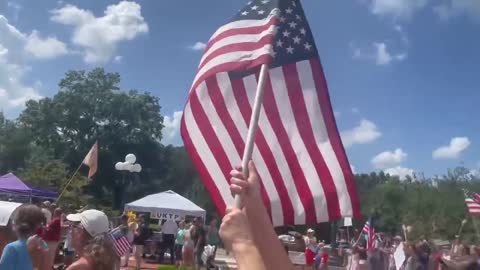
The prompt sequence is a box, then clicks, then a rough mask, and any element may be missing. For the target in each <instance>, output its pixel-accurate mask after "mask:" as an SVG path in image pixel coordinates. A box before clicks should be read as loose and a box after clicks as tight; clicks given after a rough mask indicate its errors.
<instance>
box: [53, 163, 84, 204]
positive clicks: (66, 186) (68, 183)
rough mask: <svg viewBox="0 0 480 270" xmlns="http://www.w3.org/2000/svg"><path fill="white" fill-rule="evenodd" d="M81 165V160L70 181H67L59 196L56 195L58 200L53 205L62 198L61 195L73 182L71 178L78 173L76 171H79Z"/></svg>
mask: <svg viewBox="0 0 480 270" xmlns="http://www.w3.org/2000/svg"><path fill="white" fill-rule="evenodd" d="M82 165H83V160H82V162H81V163H80V165H79V166H78V168H77V169H76V170H75V172H74V173H73V174H72V177H70V180H68V182H67V184H66V185H65V187H64V188H63V190H62V192H60V195H58V198H57V200H56V201H55V203H58V201H60V198H62V195H63V193H65V191H66V190H67V188H68V186H69V185H70V183H71V182H72V181H73V178H74V177H75V175H76V174H77V173H78V171H79V170H80V168H81V167H82Z"/></svg>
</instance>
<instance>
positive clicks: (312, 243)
mask: <svg viewBox="0 0 480 270" xmlns="http://www.w3.org/2000/svg"><path fill="white" fill-rule="evenodd" d="M305 246H306V249H305V259H306V262H307V265H313V263H314V262H315V255H316V254H315V251H316V249H317V238H316V237H315V231H314V230H313V229H308V230H307V236H305Z"/></svg>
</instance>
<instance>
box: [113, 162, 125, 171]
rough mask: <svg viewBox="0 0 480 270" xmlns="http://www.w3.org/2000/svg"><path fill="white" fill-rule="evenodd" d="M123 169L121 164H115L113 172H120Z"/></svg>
mask: <svg viewBox="0 0 480 270" xmlns="http://www.w3.org/2000/svg"><path fill="white" fill-rule="evenodd" d="M122 169H123V162H117V163H115V170H118V171H121V170H122Z"/></svg>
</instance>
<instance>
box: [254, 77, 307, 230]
mask: <svg viewBox="0 0 480 270" xmlns="http://www.w3.org/2000/svg"><path fill="white" fill-rule="evenodd" d="M266 77H267V78H266V79H265V96H264V99H263V106H264V108H265V112H266V115H267V118H268V121H269V122H270V125H271V126H272V128H273V130H274V131H275V133H276V134H277V138H278V141H279V143H280V147H281V149H282V152H283V154H284V155H285V158H286V159H287V161H288V166H289V168H290V171H291V172H292V176H293V178H294V181H295V185H296V186H297V191H298V193H299V196H300V200H301V201H302V204H303V207H304V209H305V219H306V224H315V223H317V215H316V211H315V204H314V201H313V200H314V198H313V195H312V191H311V190H310V187H309V186H308V183H307V179H306V178H305V174H304V173H303V169H302V166H301V165H300V162H299V161H298V157H297V154H296V152H295V149H293V146H292V144H291V142H290V138H289V136H288V133H287V131H286V129H285V127H284V125H283V123H282V119H281V117H280V113H279V112H278V108H277V105H276V103H275V96H274V94H273V89H272V83H271V80H270V75H269V73H268V75H267V76H266ZM257 81H258V78H257Z"/></svg>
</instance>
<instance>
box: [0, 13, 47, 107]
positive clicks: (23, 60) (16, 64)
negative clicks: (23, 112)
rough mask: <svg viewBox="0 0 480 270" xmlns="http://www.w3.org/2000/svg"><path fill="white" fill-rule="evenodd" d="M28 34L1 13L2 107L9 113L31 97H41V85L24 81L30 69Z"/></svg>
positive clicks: (0, 94) (0, 90) (0, 70)
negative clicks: (27, 51)
mask: <svg viewBox="0 0 480 270" xmlns="http://www.w3.org/2000/svg"><path fill="white" fill-rule="evenodd" d="M27 42H28V36H27V35H26V34H24V33H22V32H20V31H19V30H18V29H16V28H15V26H13V25H11V24H10V23H9V22H8V20H7V18H5V17H4V16H2V15H0V108H2V109H3V110H4V111H5V113H6V114H7V115H8V114H9V113H10V111H11V110H15V109H17V110H18V109H19V108H21V107H23V105H24V104H25V101H27V100H29V99H39V98H41V95H40V93H39V91H38V88H39V85H38V84H37V85H27V84H25V83H24V82H23V78H24V76H25V74H26V73H28V72H29V71H30V69H31V68H30V67H29V66H28V65H27V60H28V59H30V57H29V55H28V54H27V53H26V50H25V45H26V44H27Z"/></svg>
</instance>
